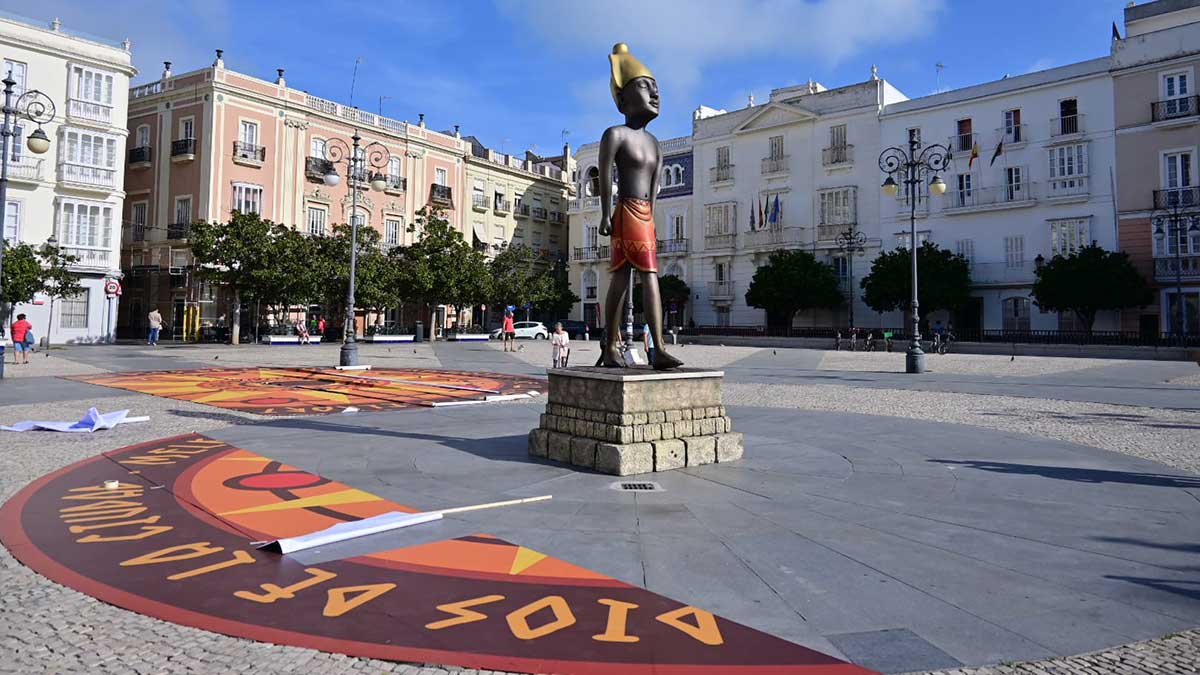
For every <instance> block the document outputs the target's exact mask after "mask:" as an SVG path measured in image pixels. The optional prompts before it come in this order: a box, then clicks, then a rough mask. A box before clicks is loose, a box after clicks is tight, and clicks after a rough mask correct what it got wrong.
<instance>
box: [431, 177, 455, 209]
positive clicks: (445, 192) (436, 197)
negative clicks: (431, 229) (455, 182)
mask: <svg viewBox="0 0 1200 675" xmlns="http://www.w3.org/2000/svg"><path fill="white" fill-rule="evenodd" d="M429 201H431V202H433V203H434V204H438V205H439V206H447V207H450V208H453V207H454V193H453V192H452V191H451V189H450V186H449V185H438V184H436V183H434V184H432V185H430V186H429Z"/></svg>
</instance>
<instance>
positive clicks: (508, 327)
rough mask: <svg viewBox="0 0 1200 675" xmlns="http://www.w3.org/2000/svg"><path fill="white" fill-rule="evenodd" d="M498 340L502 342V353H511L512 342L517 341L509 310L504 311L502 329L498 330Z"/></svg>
mask: <svg viewBox="0 0 1200 675" xmlns="http://www.w3.org/2000/svg"><path fill="white" fill-rule="evenodd" d="M500 338H501V339H502V340H503V341H504V351H506V352H513V351H516V349H514V348H513V345H514V344H515V343H514V340H516V339H517V329H516V327H514V326H513V314H512V311H511V310H504V327H503V328H501V329H500Z"/></svg>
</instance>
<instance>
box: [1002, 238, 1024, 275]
mask: <svg viewBox="0 0 1200 675" xmlns="http://www.w3.org/2000/svg"><path fill="white" fill-rule="evenodd" d="M1004 263H1005V264H1006V265H1007V266H1008V267H1023V266H1024V265H1025V237H1024V236H1022V235H1019V234H1018V235H1014V236H1011V237H1005V238H1004Z"/></svg>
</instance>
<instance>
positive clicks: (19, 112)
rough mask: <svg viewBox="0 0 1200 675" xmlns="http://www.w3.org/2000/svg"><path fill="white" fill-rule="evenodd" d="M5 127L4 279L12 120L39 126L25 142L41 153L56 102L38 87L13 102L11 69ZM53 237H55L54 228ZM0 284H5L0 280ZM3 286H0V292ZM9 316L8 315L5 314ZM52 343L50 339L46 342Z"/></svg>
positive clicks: (0, 265) (0, 211) (0, 220)
mask: <svg viewBox="0 0 1200 675" xmlns="http://www.w3.org/2000/svg"><path fill="white" fill-rule="evenodd" d="M3 82H4V126H3V127H0V280H2V279H3V278H4V246H5V243H6V242H5V237H4V223H6V222H7V221H6V220H5V218H6V217H7V214H5V209H6V208H7V207H8V159H9V139H11V138H13V137H15V136H16V131H15V130H14V129H13V123H14V122H15V121H16V120H18V119H20V118H22V117H23V118H25V119H27V120H29V121H30V122H33V123H34V124H37V125H38V127H37V129H34V131H33V133H31V134H29V138H28V140H26V141H25V147H27V148H29V151H30V152H32V153H34V154H35V155H41V154H43V153H45V152H46V151H47V150H49V149H50V139H49V138H48V137H47V136H46V132H45V131H43V130H42V125H43V124H45V123H47V122H49V121H51V120H53V119H54V101H51V100H50V97H49V96H47V95H45V94H43V93H42V92H40V91H38V90H36V89H30V90H29V91H27V92H25V93H23V94H21V95H20V96H18V97H17V100H16V102H15V103H14V101H13V88H14V87H16V86H17V81H16V80H14V79H13V76H12V72H11V71H9V73H8V74H7V75H5V77H4V80H3ZM50 236H51V237H53V236H54V234H53V231H51V235H50ZM0 283H3V282H2V281H0ZM2 290H3V289H2V288H0V291H2ZM5 318H6V319H7V315H5ZM3 334H4V329H3V327H0V335H3ZM47 345H49V342H47ZM3 377H4V359H3V355H0V379H3Z"/></svg>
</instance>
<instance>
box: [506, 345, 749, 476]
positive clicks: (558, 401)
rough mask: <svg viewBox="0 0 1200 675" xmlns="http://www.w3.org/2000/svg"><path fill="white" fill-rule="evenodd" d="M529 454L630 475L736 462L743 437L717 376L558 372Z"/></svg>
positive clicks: (531, 434) (641, 371)
mask: <svg viewBox="0 0 1200 675" xmlns="http://www.w3.org/2000/svg"><path fill="white" fill-rule="evenodd" d="M549 375H550V387H549V393H548V396H547V399H546V400H547V403H546V412H545V413H544V414H543V415H542V416H541V421H540V424H539V425H538V428H537V429H534V430H532V431H530V432H529V454H531V455H533V456H535V457H546V458H548V459H550V460H552V461H555V462H561V463H564V464H573V465H575V466H580V467H586V468H589V469H595V470H597V471H600V472H603V473H611V474H616V475H619V476H627V475H630V474H637V473H650V472H653V471H667V470H670V469H679V468H682V467H685V466H699V465H701V464H713V463H717V462H731V461H733V460H736V459H740V458H741V456H742V435H741V434H740V433H738V432H735V431H733V429H732V424H731V422H730V420H729V416H728V415H726V414H725V407H724V406H723V405H721V383H722V381H723V379H724V373H721V372H719V371H699V370H682V371H670V372H666V373H656V372H654V371H652V370H648V369H636V368H635V369H627V370H621V371H613V370H609V369H603V368H568V369H562V370H552V371H550V373H549Z"/></svg>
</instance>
